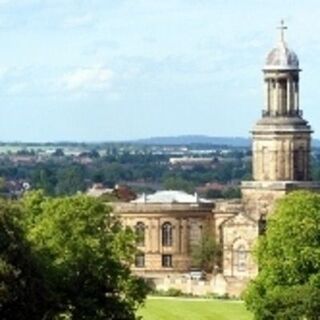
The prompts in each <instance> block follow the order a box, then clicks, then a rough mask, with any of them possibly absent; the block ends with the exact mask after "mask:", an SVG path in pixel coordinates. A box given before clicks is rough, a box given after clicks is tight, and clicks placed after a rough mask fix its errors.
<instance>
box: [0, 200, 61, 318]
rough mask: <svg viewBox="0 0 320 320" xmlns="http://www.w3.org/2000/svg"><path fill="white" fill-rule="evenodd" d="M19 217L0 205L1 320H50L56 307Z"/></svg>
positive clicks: (5, 204) (9, 205)
mask: <svg viewBox="0 0 320 320" xmlns="http://www.w3.org/2000/svg"><path fill="white" fill-rule="evenodd" d="M22 217H23V215H22V211H21V210H20V208H19V207H18V206H17V205H16V204H13V203H11V202H7V201H4V200H1V201H0V318H1V319H2V320H24V319H34V320H43V319H49V316H50V314H52V313H51V312H52V311H53V310H55V312H53V313H54V314H55V313H57V312H58V309H59V306H58V305H57V304H56V303H55V299H54V294H53V292H52V291H51V290H50V286H49V285H48V282H47V279H46V277H45V276H44V274H43V272H42V270H41V267H40V264H39V263H38V260H37V258H36V257H35V255H34V254H33V252H32V249H31V247H30V245H29V243H28V242H27V241H26V240H25V236H24V232H23V229H22V228H21V227H20V226H19V224H18V221H19V220H20V219H21V218H22ZM46 317H47V318H46Z"/></svg>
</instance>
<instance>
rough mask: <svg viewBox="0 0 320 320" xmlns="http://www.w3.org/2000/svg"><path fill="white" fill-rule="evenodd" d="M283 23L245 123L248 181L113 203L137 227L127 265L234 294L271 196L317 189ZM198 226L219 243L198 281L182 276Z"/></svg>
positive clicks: (170, 282)
mask: <svg viewBox="0 0 320 320" xmlns="http://www.w3.org/2000/svg"><path fill="white" fill-rule="evenodd" d="M285 28H286V27H284V26H283V24H282V25H281V27H280V30H281V33H280V39H279V41H278V44H277V46H276V48H274V49H273V50H272V51H271V52H270V53H269V54H268V56H267V60H266V64H265V66H264V68H263V74H264V84H265V106H264V109H263V111H262V118H261V119H260V120H258V122H257V123H256V125H255V126H254V128H253V130H252V138H253V145H252V151H253V181H244V182H242V185H241V190H242V199H241V200H240V199H239V200H231V201H215V202H214V203H210V202H207V201H205V200H204V199H199V197H197V196H191V195H186V194H182V193H180V194H179V193H177V192H173V193H171V198H170V192H169V193H166V194H165V193H162V194H161V193H158V194H156V195H155V196H149V198H148V197H147V196H142V198H141V199H140V201H137V202H136V203H127V204H115V205H114V211H115V212H116V213H118V214H119V215H120V216H121V219H122V221H123V224H124V225H126V226H130V227H132V228H134V229H135V230H137V232H139V233H140V234H142V235H143V242H142V241H141V243H140V244H138V248H139V249H140V250H141V254H140V256H138V257H137V259H136V264H135V266H133V270H134V271H135V272H136V273H138V274H140V275H142V276H144V277H148V278H152V279H153V280H154V282H155V284H156V285H157V286H158V287H159V288H162V289H163V288H167V289H168V288H169V287H176V288H179V289H181V290H183V291H186V292H188V293H190V292H193V293H194V294H203V293H208V292H215V293H219V294H223V293H229V294H230V295H239V294H240V293H241V291H242V290H243V289H244V288H245V286H246V284H247V282H248V281H249V280H250V279H252V278H254V277H255V276H256V275H257V273H258V268H257V265H256V263H255V262H254V259H253V257H252V250H253V246H254V245H255V243H256V241H257V239H258V237H259V234H261V233H263V232H264V228H265V220H266V216H267V215H268V214H269V213H270V212H271V211H272V208H273V207H274V204H275V202H276V200H277V199H279V198H281V197H283V196H284V195H285V194H287V193H288V192H291V191H293V190H301V189H304V190H316V191H318V190H320V184H319V183H317V182H313V181H310V144H311V134H312V130H311V128H310V126H309V124H308V122H307V121H306V120H304V119H303V117H302V110H301V107H300V104H299V73H300V71H301V70H300V68H299V60H298V57H297V55H296V54H295V53H294V52H293V51H292V50H290V49H289V48H288V46H287V44H286V42H285V39H284V34H283V33H284V29H285ZM164 195H165V196H164ZM168 196H169V198H168ZM175 196H177V198H174V197H175ZM205 228H206V230H208V228H209V230H210V232H211V233H212V235H213V236H214V237H215V239H216V242H217V243H219V244H220V246H221V248H222V261H221V263H220V266H219V267H218V266H217V268H215V272H214V274H213V275H212V276H211V277H209V279H208V281H206V282H199V284H197V283H194V282H192V281H191V280H190V279H189V280H186V278H185V277H186V274H188V272H189V271H190V267H191V266H192V260H191V255H190V252H191V251H190V248H191V247H192V245H193V244H195V243H199V242H200V241H201V236H202V234H203V230H204V229H205Z"/></svg>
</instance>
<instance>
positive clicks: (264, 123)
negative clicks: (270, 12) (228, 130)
mask: <svg viewBox="0 0 320 320" xmlns="http://www.w3.org/2000/svg"><path fill="white" fill-rule="evenodd" d="M279 29H280V37H279V40H278V43H277V46H276V47H275V48H274V49H273V50H271V52H270V53H269V54H268V55H267V59H266V63H265V66H264V68H263V74H264V86H265V89H264V90H265V104H264V109H263V110H262V118H261V119H260V120H259V121H258V122H257V123H256V125H255V127H254V128H253V130H252V134H253V180H255V181H308V180H310V141H311V133H312V130H311V128H310V126H309V125H308V122H307V121H305V120H304V119H303V118H302V110H301V108H300V106H299V73H300V71H301V69H300V68H299V59H298V57H297V55H296V54H295V52H293V51H292V50H290V49H289V48H288V46H287V43H286V41H285V39H284V31H285V29H287V27H285V26H284V24H283V22H281V26H280V27H279Z"/></svg>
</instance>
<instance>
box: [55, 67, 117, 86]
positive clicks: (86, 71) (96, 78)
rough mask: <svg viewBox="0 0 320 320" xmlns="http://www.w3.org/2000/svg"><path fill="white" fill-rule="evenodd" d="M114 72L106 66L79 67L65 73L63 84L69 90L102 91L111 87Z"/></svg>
mask: <svg viewBox="0 0 320 320" xmlns="http://www.w3.org/2000/svg"><path fill="white" fill-rule="evenodd" d="M112 78H113V72H112V71H111V70H110V69H108V68H105V67H93V68H79V69H76V70H74V71H72V72H69V73H67V74H65V75H64V76H63V77H62V79H61V82H60V83H61V84H62V86H63V87H64V88H65V89H66V90H69V91H100V90H105V89H108V88H109V87H110V84H111V80H112Z"/></svg>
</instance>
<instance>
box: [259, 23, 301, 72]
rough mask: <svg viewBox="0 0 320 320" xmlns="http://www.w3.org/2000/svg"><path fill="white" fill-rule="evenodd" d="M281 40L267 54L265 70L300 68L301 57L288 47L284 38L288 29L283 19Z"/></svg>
mask: <svg viewBox="0 0 320 320" xmlns="http://www.w3.org/2000/svg"><path fill="white" fill-rule="evenodd" d="M279 29H280V30H281V33H280V40H279V41H278V44H277V46H276V47H275V48H274V49H272V50H271V51H270V52H269V54H268V55H267V59H266V64H265V67H264V70H299V59H298V56H297V54H296V53H295V52H294V51H293V50H291V49H289V48H288V45H287V43H286V42H285V40H284V30H285V29H287V27H286V26H284V23H283V21H281V26H280V27H279Z"/></svg>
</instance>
